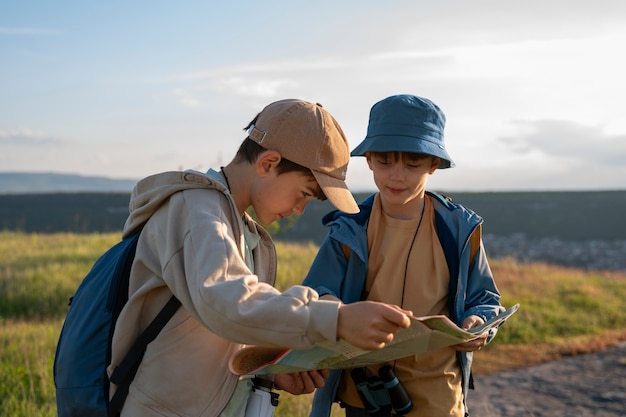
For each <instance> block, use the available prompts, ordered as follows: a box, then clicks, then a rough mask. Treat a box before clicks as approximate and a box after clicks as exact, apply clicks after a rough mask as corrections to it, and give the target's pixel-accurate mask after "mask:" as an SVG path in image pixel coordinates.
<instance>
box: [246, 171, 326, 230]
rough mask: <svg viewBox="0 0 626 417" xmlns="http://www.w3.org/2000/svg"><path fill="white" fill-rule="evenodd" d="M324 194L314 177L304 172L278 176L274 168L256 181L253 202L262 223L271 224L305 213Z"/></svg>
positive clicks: (292, 172)
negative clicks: (309, 203)
mask: <svg viewBox="0 0 626 417" xmlns="http://www.w3.org/2000/svg"><path fill="white" fill-rule="evenodd" d="M323 195H324V194H323V193H322V190H321V188H320V186H319V185H318V184H317V181H316V180H315V177H314V176H313V174H305V173H303V172H300V171H291V172H287V173H283V174H277V172H276V169H275V168H274V169H272V170H271V171H270V172H268V173H267V175H266V176H263V177H262V178H259V179H258V180H257V181H255V187H253V191H252V196H251V197H252V201H251V203H252V206H253V207H254V212H255V214H256V216H257V218H258V219H259V221H260V222H261V223H262V224H270V223H272V222H274V221H276V220H280V219H284V218H286V217H289V216H290V215H292V214H294V213H296V214H302V213H304V208H305V206H306V205H307V204H308V202H309V201H311V200H313V199H315V198H318V197H319V196H323Z"/></svg>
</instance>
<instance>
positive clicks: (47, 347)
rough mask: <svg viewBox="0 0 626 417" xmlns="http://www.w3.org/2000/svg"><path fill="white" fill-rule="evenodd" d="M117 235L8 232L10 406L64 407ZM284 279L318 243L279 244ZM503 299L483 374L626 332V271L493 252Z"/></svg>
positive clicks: (3, 277)
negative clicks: (82, 301) (501, 322)
mask: <svg viewBox="0 0 626 417" xmlns="http://www.w3.org/2000/svg"><path fill="white" fill-rule="evenodd" d="M118 240H119V233H110V234H88V235H82V234H81V235H78V234H51V235H39V234H23V233H12V232H0V352H2V354H1V355H0V415H1V416H3V417H4V416H6V417H52V416H56V405H55V391H54V383H53V379H52V363H53V359H54V351H55V346H56V342H57V338H58V334H59V331H60V328H61V325H62V323H63V318H64V316H65V312H66V309H67V300H68V297H69V296H71V295H72V293H73V292H74V290H75V289H76V287H77V286H78V284H79V282H80V280H81V279H82V277H83V276H84V275H85V274H86V273H87V271H88V270H89V268H90V267H91V265H92V264H93V262H94V261H95V259H97V257H98V256H100V255H101V254H102V253H103V252H104V251H105V250H106V249H107V248H108V247H110V246H111V245H112V244H114V243H116V242H117V241H118ZM277 249H278V256H279V269H278V281H277V282H278V284H277V286H278V287H279V288H285V287H288V286H290V285H293V284H297V283H299V282H300V280H301V279H302V277H303V276H304V274H305V273H306V271H307V270H308V267H309V265H310V263H311V262H312V260H313V257H314V256H315V253H316V249H317V248H316V247H315V246H314V245H299V244H282V243H278V244H277ZM491 263H492V269H493V271H494V275H495V276H496V281H497V283H498V287H499V289H500V292H501V293H502V294H503V299H502V303H503V305H505V306H507V307H508V306H510V305H512V304H515V303H520V304H521V308H520V310H519V312H518V313H516V315H515V316H513V317H512V318H511V320H509V322H507V324H506V325H505V326H503V327H502V329H501V330H500V332H499V333H498V337H497V338H496V340H495V341H494V342H493V343H492V344H491V345H490V346H488V348H487V349H485V350H483V351H481V352H480V353H478V354H477V355H476V356H475V366H474V370H475V372H476V373H486V372H494V371H498V370H502V369H506V368H512V367H520V366H526V365H528V364H532V363H536V362H541V361H546V360H552V359H555V358H558V357H559V356H562V355H571V354H576V353H584V352H588V351H591V350H596V349H602V348H603V347H605V346H606V345H609V344H613V343H616V342H617V341H618V340H624V338H626V310H625V309H624V308H623V300H624V299H626V275H625V274H622V273H615V272H583V271H579V270H574V269H566V268H561V267H553V266H548V265H544V264H530V265H522V264H518V263H515V262H513V261H510V260H492V262H491ZM310 399H311V398H310V396H309V395H307V396H298V397H295V396H290V395H288V394H283V395H281V402H280V404H279V408H278V410H277V413H278V414H280V415H284V416H293V417H300V416H307V415H308V410H309V404H310Z"/></svg>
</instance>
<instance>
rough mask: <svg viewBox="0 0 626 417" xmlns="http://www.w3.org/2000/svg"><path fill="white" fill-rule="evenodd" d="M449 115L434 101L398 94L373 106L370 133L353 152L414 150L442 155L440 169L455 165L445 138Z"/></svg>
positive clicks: (355, 153)
mask: <svg viewBox="0 0 626 417" xmlns="http://www.w3.org/2000/svg"><path fill="white" fill-rule="evenodd" d="M445 125H446V116H445V114H443V112H442V111H441V109H440V108H439V107H437V105H436V104H435V103H433V102H432V101H430V100H428V99H426V98H422V97H417V96H412V95H407V94H399V95H395V96H391V97H387V98H386V99H383V100H381V101H379V102H378V103H376V104H374V106H372V109H371V110H370V119H369V124H368V126H367V135H366V136H365V139H363V142H361V143H360V144H359V146H357V147H356V148H355V149H354V150H353V151H352V152H351V153H350V155H351V156H365V153H366V152H412V153H423V154H427V155H433V156H436V157H438V158H440V159H441V163H440V164H439V167H438V168H440V169H443V168H452V167H454V162H453V161H452V158H450V155H448V152H446V147H445V144H444V140H443V130H444V127H445Z"/></svg>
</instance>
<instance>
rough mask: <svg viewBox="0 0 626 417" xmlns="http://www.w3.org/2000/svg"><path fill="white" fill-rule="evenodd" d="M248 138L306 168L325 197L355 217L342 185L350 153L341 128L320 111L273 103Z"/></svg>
mask: <svg viewBox="0 0 626 417" xmlns="http://www.w3.org/2000/svg"><path fill="white" fill-rule="evenodd" d="M248 137H249V138H250V139H252V140H253V141H255V142H256V143H258V144H259V145H261V146H262V147H263V148H265V149H270V150H275V151H278V152H279V153H280V154H281V156H282V157H283V158H286V159H288V160H290V161H291V162H295V163H296V164H299V165H302V166H303V167H306V168H309V169H310V170H311V172H312V173H313V175H314V176H315V179H316V180H317V183H318V184H319V186H320V187H321V189H322V191H323V192H324V195H325V196H326V198H328V200H329V201H330V202H331V203H332V204H333V205H334V206H335V207H336V208H338V209H339V210H341V211H345V212H346V213H358V212H359V207H358V205H357V203H356V201H355V200H354V197H353V196H352V193H351V192H350V190H349V189H348V186H347V185H346V183H345V180H346V173H347V171H348V162H349V160H350V150H349V147H348V140H347V139H346V136H345V134H344V133H343V130H341V126H339V123H337V121H336V120H335V118H334V117H333V116H332V115H331V114H330V113H329V112H328V111H326V109H324V108H323V107H322V105H321V104H319V103H317V104H313V103H309V102H307V101H303V100H298V99H286V100H280V101H276V102H274V103H271V104H269V105H268V106H267V107H265V108H264V109H263V110H262V111H261V113H259V115H258V117H257V120H256V123H255V124H254V125H252V126H250V129H249V130H248Z"/></svg>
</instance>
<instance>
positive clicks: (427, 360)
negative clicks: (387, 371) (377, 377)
mask: <svg viewBox="0 0 626 417" xmlns="http://www.w3.org/2000/svg"><path fill="white" fill-rule="evenodd" d="M425 203H426V207H425V209H424V215H423V219H420V218H417V219H411V220H399V219H394V218H391V217H389V216H387V215H386V214H385V213H384V212H383V211H382V208H381V205H380V200H379V196H378V195H377V196H376V197H375V200H374V205H373V207H372V213H371V215H370V220H369V225H368V229H367V238H368V253H369V261H368V272H367V280H366V285H365V289H366V294H367V297H366V299H367V300H372V301H382V302H386V303H391V304H396V305H399V306H401V307H403V308H405V309H407V310H411V311H413V314H414V315H415V316H426V315H434V314H447V313H448V309H447V300H448V293H449V282H450V272H449V271H448V265H447V263H446V259H445V255H444V253H443V249H442V248H441V245H440V243H439V238H438V237H437V233H436V230H435V223H434V207H433V205H432V203H431V202H430V199H429V198H428V197H426V198H425ZM420 220H421V222H420ZM407 258H408V262H407ZM382 365H383V364H381V365H380V366H382ZM391 365H392V366H394V370H395V374H396V375H397V377H398V379H399V380H400V382H401V383H402V385H403V386H404V388H405V389H406V390H407V392H408V393H409V395H410V396H411V400H412V401H413V410H412V411H411V412H410V413H408V414H406V415H407V416H408V417H418V416H429V417H431V416H443V415H446V416H461V417H462V416H463V415H464V407H463V393H462V388H461V383H462V381H461V380H462V378H461V369H460V366H459V364H458V362H457V359H456V351H455V350H454V349H452V348H449V347H448V348H442V349H438V350H435V351H431V352H427V353H420V354H416V355H413V356H410V357H408V358H403V359H400V360H397V361H395V362H394V363H392V364H391ZM380 366H373V367H370V368H368V373H369V374H372V375H374V374H376V373H377V371H378V368H380ZM338 397H339V398H340V399H341V400H342V401H344V402H346V403H347V404H349V405H352V406H355V407H363V405H362V403H361V401H360V399H359V397H358V394H357V392H356V388H355V386H354V382H353V381H352V378H351V377H350V372H349V371H345V372H343V374H342V378H341V384H340V386H339V391H338Z"/></svg>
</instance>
